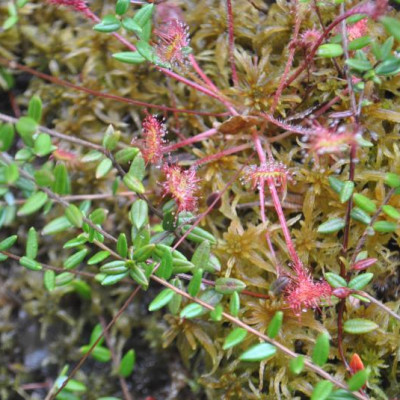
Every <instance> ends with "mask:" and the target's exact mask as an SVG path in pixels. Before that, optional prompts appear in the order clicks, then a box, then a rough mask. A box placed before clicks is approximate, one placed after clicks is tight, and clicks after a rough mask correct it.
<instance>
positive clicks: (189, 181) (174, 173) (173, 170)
mask: <svg viewBox="0 0 400 400" xmlns="http://www.w3.org/2000/svg"><path fill="white" fill-rule="evenodd" d="M163 172H164V173H165V177H166V181H165V182H164V183H163V188H164V196H166V195H167V194H169V195H171V196H172V198H173V199H174V200H175V201H176V203H177V205H178V214H179V213H180V212H181V211H194V210H195V209H196V208H197V198H196V196H195V195H194V193H195V192H196V191H197V190H198V185H197V183H198V182H199V179H198V178H197V177H196V171H195V169H194V168H189V169H187V170H183V169H182V168H181V167H179V166H178V165H167V164H166V165H164V167H163Z"/></svg>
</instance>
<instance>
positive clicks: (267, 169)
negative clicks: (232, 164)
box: [244, 160, 292, 193]
mask: <svg viewBox="0 0 400 400" xmlns="http://www.w3.org/2000/svg"><path fill="white" fill-rule="evenodd" d="M244 173H245V177H244V180H245V181H250V182H251V184H252V188H253V189H255V188H256V187H257V186H258V187H260V186H261V184H263V183H264V182H265V181H267V179H268V178H272V179H273V180H274V184H275V186H276V187H277V188H279V189H280V190H281V191H282V192H284V193H285V192H286V186H287V181H288V180H291V179H292V177H291V175H290V173H289V170H288V168H287V167H286V165H285V164H283V163H281V162H277V161H273V160H272V161H271V160H270V161H266V162H264V163H262V164H261V165H260V166H259V167H258V166H257V165H250V166H248V167H247V168H246V169H245V170H244Z"/></svg>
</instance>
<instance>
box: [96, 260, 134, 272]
mask: <svg viewBox="0 0 400 400" xmlns="http://www.w3.org/2000/svg"><path fill="white" fill-rule="evenodd" d="M126 271H128V268H127V267H126V266H125V261H123V260H115V261H111V262H109V263H107V264H104V265H102V266H101V267H100V272H102V273H104V274H107V275H119V274H123V273H125V272H126Z"/></svg>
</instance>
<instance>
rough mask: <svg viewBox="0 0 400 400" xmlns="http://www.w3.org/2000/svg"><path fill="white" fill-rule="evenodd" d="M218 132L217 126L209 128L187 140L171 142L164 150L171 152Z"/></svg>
mask: <svg viewBox="0 0 400 400" xmlns="http://www.w3.org/2000/svg"><path fill="white" fill-rule="evenodd" d="M216 133H218V131H217V130H216V129H215V128H212V129H209V130H208V131H205V132H202V133H199V134H198V135H196V136H192V137H190V138H187V139H185V140H181V141H180V142H177V143H173V144H170V145H169V146H165V147H164V148H163V151H164V152H166V153H167V152H170V151H174V150H177V149H179V148H181V147H185V146H187V145H189V144H192V143H196V142H201V141H203V140H204V139H207V138H209V137H211V136H213V135H215V134H216Z"/></svg>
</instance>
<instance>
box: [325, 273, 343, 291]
mask: <svg viewBox="0 0 400 400" xmlns="http://www.w3.org/2000/svg"><path fill="white" fill-rule="evenodd" d="M325 279H326V280H327V281H328V283H329V284H330V285H331V286H332V287H334V288H338V287H346V286H347V282H346V279H344V278H342V277H341V276H340V275H338V274H334V273H333V272H327V273H326V274H325Z"/></svg>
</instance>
